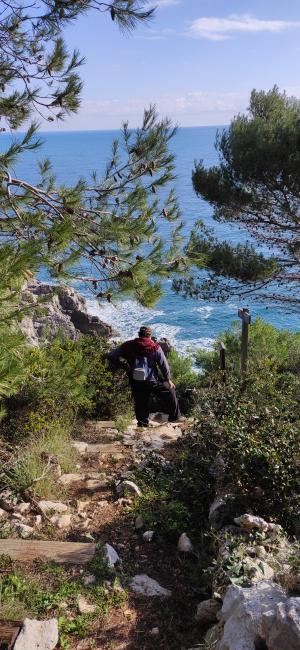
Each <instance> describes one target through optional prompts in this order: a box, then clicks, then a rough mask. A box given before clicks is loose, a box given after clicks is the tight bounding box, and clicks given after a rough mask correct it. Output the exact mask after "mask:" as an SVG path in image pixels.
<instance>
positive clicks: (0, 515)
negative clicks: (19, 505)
mask: <svg viewBox="0 0 300 650" xmlns="http://www.w3.org/2000/svg"><path fill="white" fill-rule="evenodd" d="M3 517H7V511H6V510H3V508H0V519H2V518H3Z"/></svg>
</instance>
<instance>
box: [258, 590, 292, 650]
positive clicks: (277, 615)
mask: <svg viewBox="0 0 300 650" xmlns="http://www.w3.org/2000/svg"><path fill="white" fill-rule="evenodd" d="M262 632H263V638H264V639H265V641H266V645H267V647H268V648H271V649H272V650H283V648H286V650H299V648H300V598H288V599H287V600H286V601H285V602H284V603H278V604H277V606H276V607H275V610H273V611H269V612H265V613H264V614H263V616H262Z"/></svg>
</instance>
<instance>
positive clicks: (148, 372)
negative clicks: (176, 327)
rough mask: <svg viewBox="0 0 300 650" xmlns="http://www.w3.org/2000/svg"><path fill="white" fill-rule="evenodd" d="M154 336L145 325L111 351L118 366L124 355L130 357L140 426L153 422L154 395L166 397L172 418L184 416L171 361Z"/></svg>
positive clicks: (137, 417) (135, 404)
mask: <svg viewBox="0 0 300 650" xmlns="http://www.w3.org/2000/svg"><path fill="white" fill-rule="evenodd" d="M151 336H152V330H151V327H147V326H146V325H143V326H142V327H141V328H140V330H139V334H138V338H136V339H133V340H131V341H125V343H122V345H120V346H119V347H118V348H116V349H115V350H113V351H112V352H110V354H109V355H108V358H109V360H110V361H111V362H112V363H113V364H114V365H115V366H119V367H120V366H122V363H121V362H120V360H121V359H125V361H127V364H128V374H129V379H130V384H131V389H132V395H133V399H134V407H135V415H136V419H137V421H138V426H139V427H147V426H148V424H149V414H150V400H151V396H152V395H156V396H157V397H159V398H160V399H161V400H162V402H163V404H164V407H165V409H166V412H167V414H168V415H169V422H176V421H178V420H180V419H183V418H181V415H180V410H179V405H178V401H177V397H176V392H175V385H174V384H173V382H172V381H171V373H170V368H169V364H168V362H167V359H166V357H165V354H164V352H163V350H162V349H161V347H160V345H159V344H158V343H157V342H156V340H153V339H152V338H151ZM123 367H124V366H123ZM159 371H160V373H161V376H162V377H161V378H160V376H159Z"/></svg>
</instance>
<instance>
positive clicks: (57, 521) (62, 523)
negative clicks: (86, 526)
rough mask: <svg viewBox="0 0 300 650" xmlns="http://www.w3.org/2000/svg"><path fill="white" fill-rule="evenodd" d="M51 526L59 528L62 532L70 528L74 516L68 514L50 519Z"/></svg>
mask: <svg viewBox="0 0 300 650" xmlns="http://www.w3.org/2000/svg"><path fill="white" fill-rule="evenodd" d="M50 521H51V524H53V526H57V528H59V529H60V530H65V529H66V528H70V526H71V523H72V515H70V514H66V515H53V517H51V519H50Z"/></svg>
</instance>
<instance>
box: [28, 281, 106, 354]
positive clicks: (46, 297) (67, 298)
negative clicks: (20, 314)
mask: <svg viewBox="0 0 300 650" xmlns="http://www.w3.org/2000/svg"><path fill="white" fill-rule="evenodd" d="M31 305H32V307H33V313H32V314H30V315H27V316H25V317H24V318H23V320H22V321H21V323H20V327H21V330H22V332H23V333H24V334H25V336H26V338H27V339H28V342H29V344H30V345H31V346H33V347H38V346H39V342H40V340H41V339H42V340H43V341H46V342H48V341H51V340H52V339H53V338H54V337H55V336H56V335H57V334H58V333H59V332H63V333H64V335H65V336H66V337H67V338H70V339H72V340H76V339H78V338H79V336H80V334H93V335H94V336H103V337H104V338H110V337H111V336H115V335H116V334H117V333H116V332H115V331H114V330H113V328H112V327H111V326H110V325H107V324H106V323H104V322H103V321H101V320H100V318H98V316H92V315H91V314H89V313H88V311H87V307H86V301H85V299H84V298H83V296H81V295H80V294H79V293H78V292H77V291H75V289H72V288H71V287H65V286H56V285H52V284H47V283H43V282H39V281H38V280H33V281H31V282H28V283H27V285H26V287H25V288H24V289H23V291H22V295H21V306H23V307H26V306H31Z"/></svg>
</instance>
